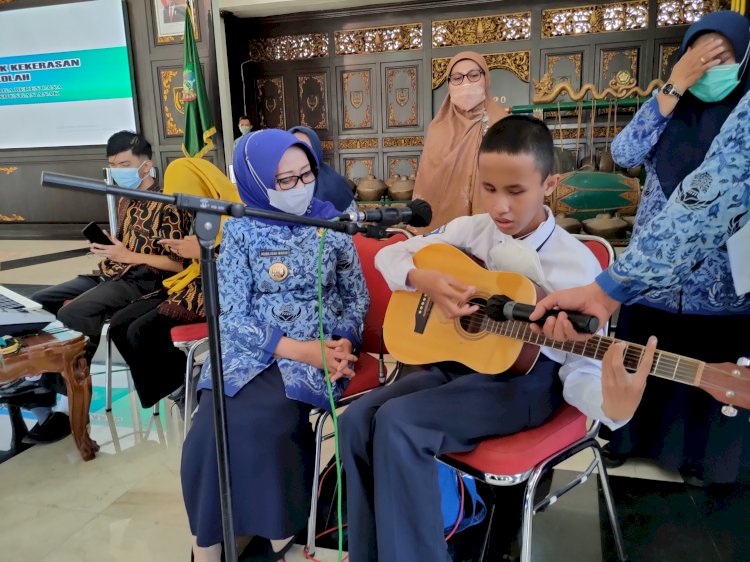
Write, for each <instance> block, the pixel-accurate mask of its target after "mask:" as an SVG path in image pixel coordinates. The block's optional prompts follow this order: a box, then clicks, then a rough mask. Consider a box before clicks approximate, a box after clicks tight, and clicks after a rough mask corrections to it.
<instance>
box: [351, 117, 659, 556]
mask: <svg viewBox="0 0 750 562" xmlns="http://www.w3.org/2000/svg"><path fill="white" fill-rule="evenodd" d="M552 162H553V142H552V136H551V134H550V132H549V129H547V127H546V126H545V125H544V123H542V122H541V121H539V120H537V119H534V118H531V117H525V116H510V117H506V118H505V119H503V120H502V121H499V122H498V123H496V124H494V125H493V126H492V127H490V129H489V130H488V131H487V134H486V135H485V137H484V139H483V141H482V144H481V147H480V152H479V182H478V186H479V187H480V189H481V190H482V193H481V194H480V197H481V198H482V203H483V208H485V209H488V212H487V213H486V214H481V215H475V216H471V217H460V218H457V219H455V220H453V221H451V222H449V223H448V224H447V225H446V226H444V227H441V228H440V229H438V230H436V231H435V232H433V233H431V234H429V235H426V236H417V237H415V238H412V239H410V240H407V241H405V242H401V243H398V244H394V245H392V246H389V247H387V248H384V249H383V250H381V251H380V252H379V253H378V255H377V256H376V258H375V265H376V267H377V268H378V269H379V270H380V272H381V273H382V274H383V276H384V277H385V280H386V281H387V283H388V285H389V286H390V288H391V289H392V290H402V291H413V290H418V291H420V292H422V293H425V294H426V295H427V296H428V297H430V298H431V299H432V301H433V302H434V303H435V305H437V307H439V308H440V310H441V311H442V312H443V314H444V315H445V316H446V317H447V318H449V319H454V318H457V317H460V316H464V315H467V314H471V313H473V312H475V311H476V310H477V307H476V306H475V305H470V304H465V303H466V301H467V299H468V298H469V297H471V296H472V295H473V294H474V288H473V287H468V286H465V285H464V284H463V283H461V282H460V281H459V280H457V279H455V278H454V277H452V276H450V275H447V274H445V273H442V272H438V271H431V270H425V269H416V268H415V266H414V262H413V259H412V256H413V255H414V254H415V253H416V252H417V251H418V250H420V249H421V248H424V247H425V246H427V245H429V244H435V243H446V244H451V245H453V246H456V247H458V248H460V249H462V250H464V251H466V252H468V253H470V254H473V255H474V256H476V257H477V258H479V259H481V260H483V261H484V262H485V263H486V264H488V265H489V266H490V267H491V269H494V270H504V271H527V270H529V268H528V267H527V265H528V264H529V263H532V264H533V263H536V264H537V265H538V266H539V267H538V268H537V271H538V272H539V273H538V279H536V281H537V282H539V283H540V284H541V285H542V286H543V287H544V288H545V289H547V290H553V289H557V288H564V287H571V286H574V285H576V284H582V283H586V282H589V281H591V280H593V279H594V278H595V276H596V275H597V273H599V272H600V271H601V268H600V267H599V264H598V262H597V260H596V259H595V258H594V256H593V254H592V253H591V252H590V251H589V250H588V249H587V248H586V247H585V246H584V245H583V244H582V243H580V242H579V241H578V240H576V239H575V238H574V237H573V236H572V235H570V234H568V233H567V232H566V231H565V230H563V229H561V228H559V227H557V226H556V225H555V219H554V217H553V216H552V213H551V212H550V210H549V208H548V207H546V206H545V205H544V197H545V196H546V195H549V194H551V193H552V192H553V191H554V189H555V187H556V185H557V181H558V177H557V176H556V175H552V174H551V170H552ZM437 320H438V319H435V318H433V319H431V321H437ZM489 337H492V336H489ZM497 345H503V341H502V339H500V338H498V341H497ZM653 351H654V346H653V345H650V346H649V348H648V353H647V354H646V358H645V360H644V362H643V367H642V368H645V369H648V368H650V358H651V357H652V356H653ZM601 369H602V365H601V364H600V363H599V362H597V361H593V360H590V359H585V358H581V357H576V356H572V355H568V354H566V353H564V352H561V351H559V350H553V349H550V348H542V350H541V354H540V356H539V359H538V360H537V362H536V365H535V366H534V367H533V369H532V370H531V371H530V372H529V374H527V375H525V376H515V375H514V374H513V373H510V372H506V373H493V374H480V373H474V372H471V371H470V369H468V368H466V367H463V366H461V365H458V364H456V363H441V364H434V365H431V366H429V367H427V368H426V369H425V370H423V371H419V372H416V373H412V374H410V375H407V376H406V377H404V378H403V379H401V380H399V381H397V382H396V383H394V384H392V385H390V386H387V387H384V388H381V389H378V390H375V391H373V392H371V393H370V394H368V395H366V396H364V397H362V398H360V399H358V400H356V401H355V402H353V403H352V404H351V405H350V406H349V407H348V409H347V410H346V412H344V414H343V415H342V416H341V422H340V428H341V430H340V431H341V435H340V438H341V449H342V457H343V462H344V467H345V469H346V474H347V509H348V525H349V556H350V559H351V561H352V562H365V561H375V560H387V561H388V562H400V561H408V562H413V561H415V560H430V561H434V562H445V561H448V560H450V557H449V555H448V550H447V546H446V543H445V540H444V537H443V520H442V513H441V507H440V489H439V486H438V479H437V463H436V461H435V457H436V456H438V455H442V454H444V453H454V452H465V451H470V450H472V449H473V448H475V447H476V446H477V444H478V443H479V442H480V441H481V440H483V439H485V438H488V437H493V436H500V435H508V434H512V433H516V432H519V431H522V430H525V429H529V428H533V427H537V426H539V425H541V424H543V423H544V422H545V421H546V420H547V419H549V418H550V416H552V415H553V414H554V413H555V411H556V410H557V409H558V408H559V407H560V405H561V404H562V403H563V400H566V401H567V402H569V403H571V404H572V405H574V406H576V407H577V408H578V409H580V410H581V411H582V412H583V413H585V414H587V415H589V416H591V417H594V418H597V419H600V420H602V421H603V422H604V423H605V424H607V425H609V426H611V427H619V426H621V425H623V424H624V423H625V421H626V420H627V418H628V417H629V416H630V415H632V411H630V412H623V411H622V409H613V407H612V403H611V398H609V399H608V397H607V396H606V395H605V396H603V395H602V389H603V388H604V389H605V391H606V389H608V388H610V387H609V386H604V387H603V385H602V380H601V378H602V373H601ZM605 369H606V365H605ZM605 376H607V373H605ZM618 408H619V406H618ZM634 408H635V406H633V409H634ZM504 509H517V510H518V511H519V512H520V506H507V507H505V508H504Z"/></svg>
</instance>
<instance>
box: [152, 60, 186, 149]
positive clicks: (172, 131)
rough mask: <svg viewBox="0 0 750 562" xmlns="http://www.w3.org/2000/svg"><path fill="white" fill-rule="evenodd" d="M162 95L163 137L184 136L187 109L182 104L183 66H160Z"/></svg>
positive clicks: (160, 99) (161, 132)
mask: <svg viewBox="0 0 750 562" xmlns="http://www.w3.org/2000/svg"><path fill="white" fill-rule="evenodd" d="M158 74H159V84H160V85H161V96H160V98H159V102H160V103H159V106H160V108H161V128H160V129H161V130H160V134H161V136H162V138H169V137H182V135H183V134H184V127H185V109H184V107H183V104H182V66H162V67H159V68H158Z"/></svg>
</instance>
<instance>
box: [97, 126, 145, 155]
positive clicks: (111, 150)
mask: <svg viewBox="0 0 750 562" xmlns="http://www.w3.org/2000/svg"><path fill="white" fill-rule="evenodd" d="M126 150H131V151H132V152H133V155H134V156H145V157H146V158H148V159H149V160H151V156H152V155H153V152H152V151H151V143H150V142H148V141H147V140H146V138H145V137H144V136H143V135H140V134H138V133H134V132H133V131H120V132H119V133H115V134H114V135H112V136H111V137H109V140H108V141H107V158H109V157H110V156H114V155H115V154H120V152H125V151H126Z"/></svg>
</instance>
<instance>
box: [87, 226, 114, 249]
mask: <svg viewBox="0 0 750 562" xmlns="http://www.w3.org/2000/svg"><path fill="white" fill-rule="evenodd" d="M81 234H83V235H84V236H85V237H86V238H87V239H88V240H89V242H93V243H94V244H102V245H106V246H111V245H112V241H111V240H110V239H109V238H107V235H106V234H104V231H103V230H102V229H101V228H99V225H98V224H96V223H95V222H90V223H88V224H87V225H86V226H85V227H84V229H83V230H82V231H81Z"/></svg>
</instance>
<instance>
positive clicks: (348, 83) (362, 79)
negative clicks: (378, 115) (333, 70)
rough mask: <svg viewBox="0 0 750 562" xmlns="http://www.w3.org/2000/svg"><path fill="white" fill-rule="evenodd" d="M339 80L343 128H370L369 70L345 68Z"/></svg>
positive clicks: (370, 89)
mask: <svg viewBox="0 0 750 562" xmlns="http://www.w3.org/2000/svg"><path fill="white" fill-rule="evenodd" d="M341 80H342V86H343V87H342V89H341V90H342V94H343V95H342V100H341V103H342V104H343V110H344V111H343V113H344V126H343V128H344V130H351V129H370V128H372V86H371V81H370V70H345V71H343V72H342V73H341Z"/></svg>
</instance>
